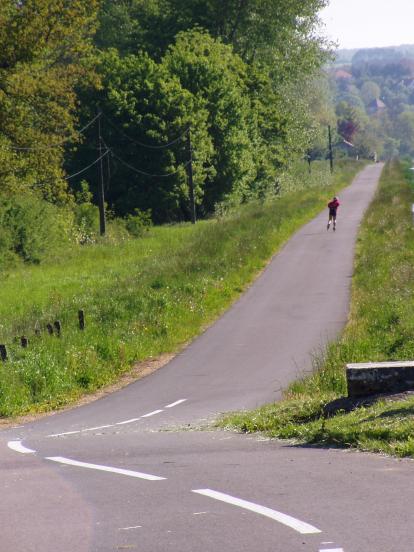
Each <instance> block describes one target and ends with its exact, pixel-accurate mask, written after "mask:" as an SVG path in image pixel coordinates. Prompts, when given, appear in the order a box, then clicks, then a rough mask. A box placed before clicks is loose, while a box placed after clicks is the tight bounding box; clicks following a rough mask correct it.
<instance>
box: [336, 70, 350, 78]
mask: <svg viewBox="0 0 414 552" xmlns="http://www.w3.org/2000/svg"><path fill="white" fill-rule="evenodd" d="M335 78H336V80H346V81H349V80H352V78H353V77H352V75H351V73H349V72H348V71H345V69H338V70H337V71H335Z"/></svg>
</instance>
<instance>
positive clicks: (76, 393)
mask: <svg viewBox="0 0 414 552" xmlns="http://www.w3.org/2000/svg"><path fill="white" fill-rule="evenodd" d="M360 168H361V164H357V163H353V164H352V163H351V164H346V165H344V166H343V167H342V169H341V170H339V169H338V170H337V172H336V174H335V175H334V179H333V181H332V180H331V182H330V186H323V187H319V188H318V187H310V188H308V189H305V190H301V191H300V192H294V193H290V194H286V195H284V196H283V197H281V198H279V199H275V200H273V201H270V202H266V203H264V204H251V205H248V206H245V207H244V208H242V209H240V210H239V211H238V212H237V213H234V212H233V213H231V214H229V215H227V216H224V217H222V218H220V219H219V220H210V221H204V222H199V223H198V224H197V225H196V226H192V225H189V224H183V225H176V226H166V227H157V228H153V229H151V231H150V233H149V234H148V235H147V236H146V237H145V238H141V239H137V240H131V241H127V242H124V243H122V244H120V245H117V246H115V247H114V246H113V245H108V244H100V245H93V246H92V245H91V246H85V247H83V248H80V249H79V248H77V249H72V250H68V251H67V253H66V255H65V257H62V258H61V259H59V262H55V263H53V264H52V263H49V264H44V265H41V266H31V267H28V266H26V267H23V268H20V269H18V270H17V269H16V270H14V271H12V272H10V273H9V274H7V275H4V276H3V278H2V280H3V281H2V286H1V290H0V339H1V341H0V343H5V344H6V345H7V347H8V353H9V360H8V361H7V362H5V363H0V416H2V417H6V416H15V415H20V414H25V413H29V412H34V411H37V412H39V411H46V410H50V409H54V408H58V407H61V406H63V405H65V404H68V403H70V402H73V401H75V400H77V399H78V398H79V397H80V396H81V395H83V394H85V393H91V392H93V391H95V390H96V389H99V388H102V387H103V386H106V385H109V384H111V383H113V382H114V381H116V380H117V379H118V378H119V377H120V375H121V374H123V373H125V372H126V371H128V370H130V369H131V366H133V365H134V363H136V362H137V361H145V360H148V359H151V358H157V357H158V356H160V355H161V354H164V353H169V352H173V351H177V350H178V349H179V348H180V347H181V346H182V345H183V344H185V343H186V342H188V341H189V340H190V339H192V338H193V337H194V336H196V335H197V334H199V333H200V332H201V331H202V329H203V328H204V327H205V326H206V325H208V324H209V323H211V322H212V321H213V320H214V319H215V318H216V317H217V316H218V315H219V314H220V313H222V312H223V311H224V310H225V309H226V308H227V307H228V306H229V305H230V304H231V303H232V302H233V301H234V299H235V298H237V296H238V295H239V294H240V293H241V292H242V291H243V290H244V289H245V287H246V286H247V285H248V284H249V283H250V282H251V281H252V279H253V278H254V277H255V275H256V274H257V273H258V272H259V271H260V270H261V269H262V268H263V267H264V266H265V264H266V263H267V262H268V260H269V258H270V257H271V256H272V254H273V253H274V252H275V251H277V250H278V248H280V246H281V245H282V244H283V243H284V242H285V241H286V240H287V239H288V238H289V237H290V236H291V234H292V233H293V232H294V231H295V230H296V229H298V228H299V227H300V226H301V225H303V224H304V223H305V222H307V221H308V220H310V219H311V218H312V217H313V216H315V215H316V214H317V213H318V212H319V211H320V210H321V208H323V206H324V205H325V204H326V200H327V198H328V197H329V196H330V195H331V194H332V187H334V190H335V191H336V190H338V189H340V188H341V187H343V186H344V185H346V184H348V183H349V182H350V181H351V179H352V177H353V176H354V175H355V173H356V172H357V170H359V169H360ZM78 309H83V310H84V311H85V315H86V329H85V330H84V331H82V332H81V331H79V329H78V328H77V323H76V321H77V311H78ZM55 320H59V321H60V322H61V325H62V335H61V337H60V338H56V337H54V336H49V335H48V334H47V333H46V332H45V331H44V329H45V326H46V324H47V323H51V322H53V321H55ZM36 327H37V328H40V329H41V330H42V332H41V334H40V336H36V335H35V328H36ZM22 335H25V336H27V337H28V338H29V347H28V348H27V349H22V348H21V347H20V346H19V343H18V342H16V337H19V336H22Z"/></svg>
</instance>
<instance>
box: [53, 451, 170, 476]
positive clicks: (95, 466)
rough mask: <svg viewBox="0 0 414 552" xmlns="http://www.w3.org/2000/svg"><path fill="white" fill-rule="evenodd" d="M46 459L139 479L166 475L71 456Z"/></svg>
mask: <svg viewBox="0 0 414 552" xmlns="http://www.w3.org/2000/svg"><path fill="white" fill-rule="evenodd" d="M46 460H51V461H52V462H58V463H59V464H67V465H69V466H76V467H78V468H87V469H90V470H98V471H104V472H111V473H117V474H119V475H127V476H129V477H136V478H138V479H147V480H148V481H161V480H163V479H165V477H159V476H158V475H151V474H149V473H142V472H137V471H132V470H125V469H122V468H113V467H111V466H101V465H99V464H89V463H88V462H79V461H78V460H72V459H71V458H64V457H63V456H49V457H47V458H46Z"/></svg>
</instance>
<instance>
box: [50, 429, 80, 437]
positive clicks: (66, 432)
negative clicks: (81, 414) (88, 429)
mask: <svg viewBox="0 0 414 552" xmlns="http://www.w3.org/2000/svg"><path fill="white" fill-rule="evenodd" d="M75 433H81V430H80V429H78V430H76V431H65V433H53V435H48V437H60V436H61V435H75Z"/></svg>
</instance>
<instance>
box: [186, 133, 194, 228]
mask: <svg viewBox="0 0 414 552" xmlns="http://www.w3.org/2000/svg"><path fill="white" fill-rule="evenodd" d="M187 151H188V157H189V160H188V165H187V172H188V184H189V186H190V204H191V205H190V208H191V222H192V223H193V224H195V223H196V205H195V197H194V181H193V150H192V147H191V129H190V128H189V129H188V131H187Z"/></svg>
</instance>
